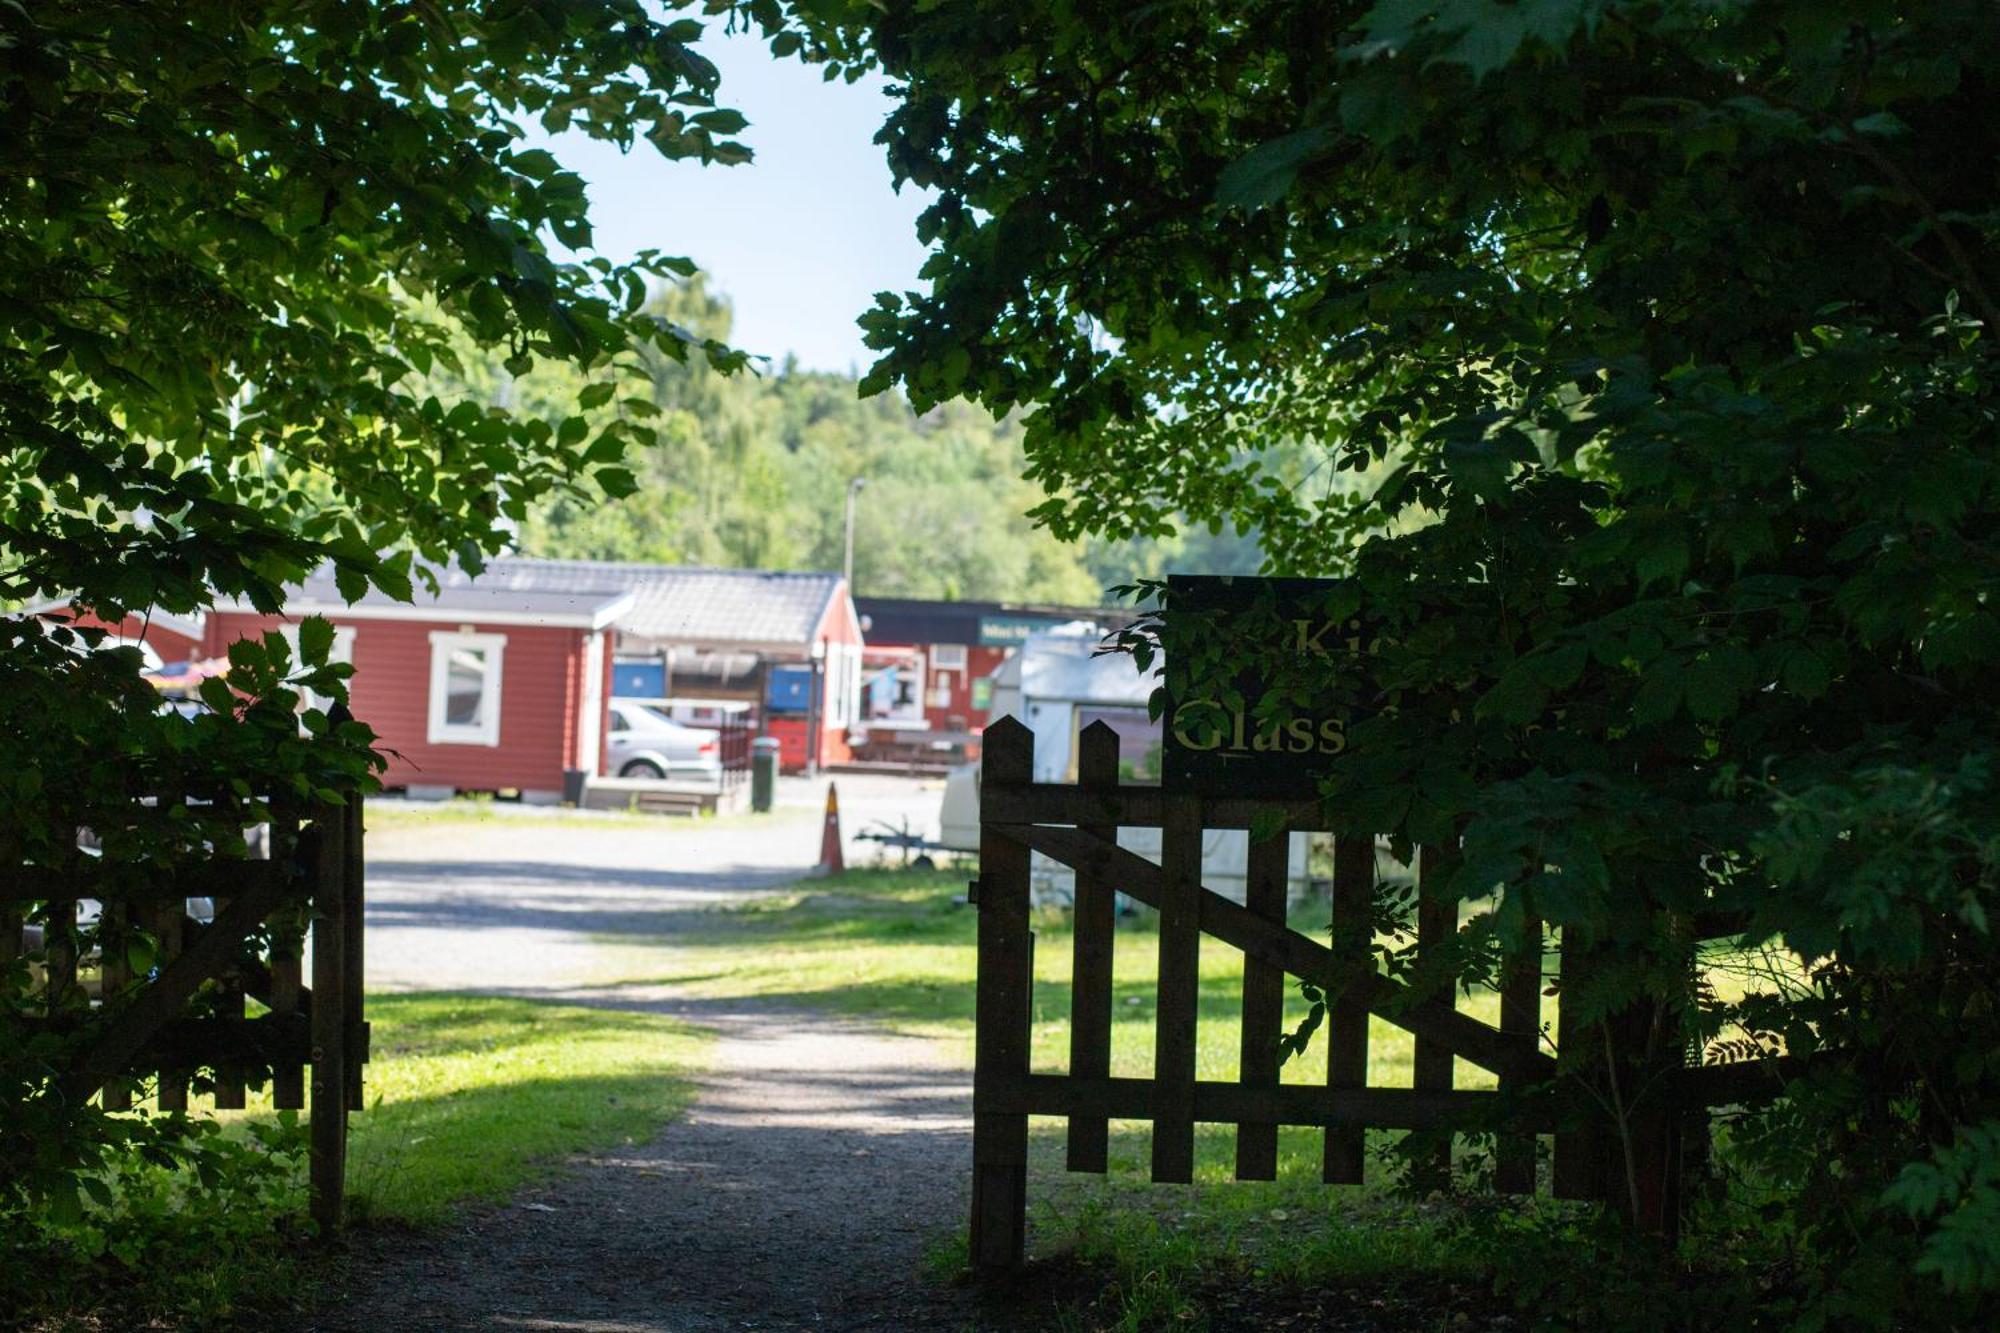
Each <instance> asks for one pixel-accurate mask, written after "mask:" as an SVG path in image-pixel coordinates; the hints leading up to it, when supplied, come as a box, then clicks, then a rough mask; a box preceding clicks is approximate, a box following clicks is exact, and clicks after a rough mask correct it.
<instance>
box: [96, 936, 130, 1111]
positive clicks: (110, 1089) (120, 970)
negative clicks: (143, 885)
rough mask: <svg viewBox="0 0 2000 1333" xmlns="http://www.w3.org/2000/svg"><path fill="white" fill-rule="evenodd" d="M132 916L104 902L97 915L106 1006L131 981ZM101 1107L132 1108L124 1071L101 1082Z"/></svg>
mask: <svg viewBox="0 0 2000 1333" xmlns="http://www.w3.org/2000/svg"><path fill="white" fill-rule="evenodd" d="M130 930H131V915H130V909H129V908H128V907H127V906H126V905H125V904H124V903H105V904H103V906H102V907H101V908H100V909H99V911H98V917H97V979H98V995H99V997H100V998H101V999H102V1000H103V1002H104V1003H105V1004H106V1005H115V1004H117V1003H118V1002H119V999H120V997H121V996H122V995H123V994H124V992H125V989H126V988H127V987H128V986H130V985H131V984H132V966H131V962H130V953H129V952H128V951H129V949H130V947H131V939H130ZM103 1097H104V1109H105V1110H107V1111H129V1110H131V1109H132V1085H131V1083H130V1081H129V1080H128V1079H127V1078H126V1076H125V1074H124V1072H123V1071H120V1072H119V1073H118V1074H117V1075H114V1076H113V1077H112V1078H111V1079H110V1081H108V1082H107V1083H105V1085H104V1093H103Z"/></svg>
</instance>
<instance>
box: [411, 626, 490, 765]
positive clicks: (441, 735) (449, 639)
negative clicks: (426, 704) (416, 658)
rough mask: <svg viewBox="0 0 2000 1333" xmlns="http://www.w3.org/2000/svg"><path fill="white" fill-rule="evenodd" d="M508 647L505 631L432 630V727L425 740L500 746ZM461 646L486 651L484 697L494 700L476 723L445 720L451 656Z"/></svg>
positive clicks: (450, 743) (482, 695)
mask: <svg viewBox="0 0 2000 1333" xmlns="http://www.w3.org/2000/svg"><path fill="white" fill-rule="evenodd" d="M506 647H507V636H506V635H504V634H479V633H474V632H473V631H470V630H433V631H431V698H430V726H429V728H428V730H427V732H426V739H427V740H429V742H430V743H431V744H432V745H498V744H499V743H500V698H501V696H500V680H501V676H500V668H501V659H502V657H503V656H504V654H505V650H506ZM460 648H478V649H481V650H483V651H484V652H485V654H486V680H485V682H484V685H483V686H482V693H481V697H482V698H484V699H487V700H489V701H490V703H491V705H492V706H491V707H489V708H487V709H486V710H485V714H486V715H485V717H484V719H483V720H481V721H480V722H479V723H478V724H477V725H474V726H467V725H465V724H464V723H458V724H453V723H450V722H447V721H446V720H445V708H446V705H447V703H448V702H449V696H448V693H447V687H448V685H449V683H450V680H451V655H452V653H453V652H455V651H456V650H458V649H460Z"/></svg>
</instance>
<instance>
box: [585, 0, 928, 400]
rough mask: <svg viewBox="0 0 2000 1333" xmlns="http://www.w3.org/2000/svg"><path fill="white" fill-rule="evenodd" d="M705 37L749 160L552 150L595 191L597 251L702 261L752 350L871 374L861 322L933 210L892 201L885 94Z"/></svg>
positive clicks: (911, 278)
mask: <svg viewBox="0 0 2000 1333" xmlns="http://www.w3.org/2000/svg"><path fill="white" fill-rule="evenodd" d="M711 31H712V32H715V33H716V35H715V36H714V37H712V38H706V39H704V40H703V41H702V43H701V44H700V47H699V49H700V50H701V52H702V53H703V54H704V55H706V56H707V57H708V58H709V59H710V60H713V61H714V62H715V63H716V66H717V67H718V68H719V69H720V70H721V71H722V90H721V93H720V94H719V96H718V98H717V100H718V101H719V102H720V103H721V104H722V105H724V106H730V107H734V108H736V109H737V110H738V111H741V112H742V113H743V114H744V115H745V116H747V117H749V119H750V128H749V129H747V130H745V131H744V132H743V134H742V136H741V138H742V139H743V141H744V142H746V143H748V144H749V145H750V146H751V148H752V149H754V150H755V152H756V154H757V157H756V160H755V161H753V162H750V163H748V164H746V165H744V166H739V167H704V166H702V165H700V164H699V163H697V162H668V161H665V160H664V159H662V158H661V157H660V156H659V154H658V153H656V152H654V151H653V150H652V148H651V147H650V146H648V145H646V144H644V143H643V142H642V143H640V144H639V145H638V146H637V147H635V148H634V149H633V150H632V152H631V153H630V154H629V155H625V154H620V153H619V152H618V151H617V150H616V149H615V148H612V147H610V146H608V145H604V144H599V143H593V142H592V141H590V140H588V139H585V138H583V137H582V136H581V135H575V134H570V135H563V136H561V137H559V138H557V139H555V140H554V141H553V142H551V143H550V145H549V146H550V147H551V148H552V149H553V150H554V152H555V153H556V155H557V156H558V157H560V158H561V159H562V161H563V163H564V165H566V166H568V167H569V168H571V169H572V170H574V171H576V172H577V173H579V174H580V175H582V177H583V178H584V180H585V181H586V182H588V184H589V194H590V203H591V216H592V219H593V221H594V223H595V226H596V241H597V249H598V251H599V252H600V253H602V254H604V255H606V256H608V257H610V258H613V259H626V258H629V257H631V255H632V254H633V253H634V252H636V251H638V250H642V249H645V248H647V247H648V246H651V247H654V248H657V249H659V250H660V251H662V252H663V253H666V254H676V255H686V256H687V257H688V258H690V259H692V260H694V261H695V262H696V263H697V264H700V265H701V266H702V267H703V268H704V269H706V270H708V272H709V275H710V281H711V284H712V285H713V286H714V287H715V288H716V289H718V290H720V291H721V292H723V293H724V294H725V295H727V296H728V297H729V298H730V299H731V301H732V302H733V303H734V305H735V307H736V325H735V333H734V335H733V341H734V342H735V344H736V345H737V346H739V347H741V348H743V349H744V350H745V351H749V352H754V353H757V354H760V355H765V356H770V357H772V358H773V360H774V362H775V361H776V360H779V359H781V358H782V357H783V356H784V355H785V354H786V353H787V352H790V353H793V354H795V355H797V357H798V359H799V361H800V363H801V364H803V365H805V366H807V367H808V368H811V369H815V370H839V371H844V370H847V369H849V368H866V366H867V365H868V364H869V362H870V361H871V360H873V357H872V356H871V355H870V353H869V352H868V349H867V348H865V347H863V346H862V345H861V331H860V330H859V329H857V328H856V327H855V326H854V320H855V317H856V316H857V315H859V314H860V313H861V312H862V311H864V310H866V309H867V308H868V307H869V306H870V305H871V304H872V303H873V301H874V296H875V293H876V292H878V291H883V290H895V291H901V290H904V289H907V288H912V287H915V286H916V285H917V269H918V268H919V267H920V266H921V265H922V264H923V259H924V251H923V247H922V246H920V245H918V244H917V240H916V231H915V221H916V216H917V214H918V213H919V212H921V211H922V209H923V207H924V201H923V199H922V197H921V196H919V195H917V194H916V193H915V192H914V191H911V190H905V191H904V192H903V193H902V194H901V195H900V196H899V195H897V194H896V193H895V191H894V190H893V189H892V188H891V185H890V178H889V168H888V164H887V163H886V162H885V161H884V160H883V156H882V150H881V149H880V148H879V147H877V146H876V145H875V144H874V143H873V142H871V140H872V139H873V138H874V136H875V132H876V130H878V129H880V128H881V125H882V120H883V118H884V117H885V116H886V115H887V114H888V112H889V108H890V102H889V98H888V96H887V95H886V94H885V93H884V91H883V83H882V81H881V80H880V79H875V78H870V79H866V80H863V81H862V82H860V83H856V84H851V85H850V84H844V83H838V82H836V83H826V82H823V81H822V80H821V78H820V75H819V72H818V71H817V70H814V69H811V68H809V67H807V66H805V65H803V64H800V63H799V62H797V61H795V60H778V59H776V58H774V57H773V56H772V55H771V53H770V52H769V50H768V49H767V48H766V47H765V46H764V44H763V43H762V42H761V41H759V40H756V39H754V38H749V37H740V36H739V37H725V36H722V35H721V34H720V30H719V28H712V29H711Z"/></svg>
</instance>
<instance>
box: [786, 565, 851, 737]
mask: <svg viewBox="0 0 2000 1333" xmlns="http://www.w3.org/2000/svg"><path fill="white" fill-rule="evenodd" d="M813 638H814V640H815V641H816V642H819V643H824V644H825V645H827V648H828V649H829V650H830V649H832V648H833V647H834V646H835V645H838V644H856V645H859V644H860V643H861V641H862V640H861V618H860V617H859V616H857V615H856V614H855V613H854V603H853V600H852V599H851V598H849V597H848V595H847V589H846V586H845V585H840V586H839V587H838V588H837V589H836V591H835V593H834V597H833V600H832V602H831V603H829V604H828V606H827V608H826V613H825V614H824V615H822V616H821V617H820V621H819V625H818V627H817V628H816V629H815V630H814V631H813ZM819 688H820V689H821V690H825V688H826V678H825V677H824V676H823V675H822V677H821V679H820V684H819ZM818 716H819V718H820V719H821V722H820V737H819V763H820V765H821V766H822V767H824V766H826V765H828V764H845V763H848V762H850V761H852V760H853V758H854V750H853V748H852V747H851V746H849V745H848V743H847V733H848V730H849V729H850V728H852V727H855V726H858V725H859V724H860V719H858V718H854V717H850V718H849V719H848V720H847V721H846V723H844V724H840V725H836V724H834V723H832V722H829V721H826V720H825V719H826V718H827V716H828V712H827V701H826V699H825V698H824V697H822V698H821V699H820V701H819V714H818ZM806 732H807V728H806V719H805V718H804V717H803V716H798V717H774V718H771V719H770V721H769V722H768V723H767V724H766V725H765V728H764V734H765V735H767V736H773V737H776V738H777V741H778V767H780V768H782V769H784V770H785V771H786V772H788V773H790V772H799V771H801V770H803V769H804V768H805V766H806V761H807V759H808V758H809V757H810V756H809V747H808V746H807V743H806Z"/></svg>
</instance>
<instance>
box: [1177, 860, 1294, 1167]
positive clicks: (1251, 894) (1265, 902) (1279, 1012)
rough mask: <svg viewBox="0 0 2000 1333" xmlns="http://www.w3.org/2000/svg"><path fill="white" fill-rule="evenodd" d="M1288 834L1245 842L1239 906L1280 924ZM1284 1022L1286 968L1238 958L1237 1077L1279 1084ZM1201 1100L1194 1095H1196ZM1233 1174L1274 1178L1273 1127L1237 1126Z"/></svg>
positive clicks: (1248, 1083) (1258, 1084)
mask: <svg viewBox="0 0 2000 1333" xmlns="http://www.w3.org/2000/svg"><path fill="white" fill-rule="evenodd" d="M1291 841H1292V840H1291V835H1290V834H1288V833H1285V832H1282V831H1281V832H1278V833H1275V834H1273V835H1272V836H1270V837H1268V838H1265V839H1263V840H1262V841H1258V840H1257V839H1256V838H1255V837H1254V836H1253V838H1252V839H1251V842H1250V855H1249V861H1248V864H1247V866H1246V868H1245V872H1244V882H1243V905H1244V907H1245V908H1247V909H1248V910H1249V911H1250V912H1251V913H1252V914H1253V915H1255V916H1256V917H1258V918H1259V919H1260V920H1263V921H1267V922H1269V923H1271V924H1272V925H1274V926H1278V927H1280V928H1282V927H1283V926H1284V924H1285V892H1286V879H1287V876H1288V874H1289V872H1290V869H1291V865H1290V862H1291ZM1284 1021H1285V971H1284V969H1283V968H1281V967H1276V966H1273V965H1272V964H1271V963H1269V962H1267V961H1265V960H1264V959H1262V958H1256V957H1250V956H1247V955H1246V956H1245V957H1244V960H1243V1031H1242V1039H1241V1043H1240V1046H1239V1049H1238V1054H1237V1076H1238V1078H1239V1080H1240V1081H1241V1083H1242V1084H1243V1086H1245V1087H1248V1088H1267V1089H1268V1088H1275V1087H1277V1086H1278V1036H1279V1033H1280V1031H1281V1030H1282V1028H1283V1026H1284ZM1196 1101H1197V1103H1198V1102H1199V1101H1200V1097H1199V1094H1198V1093H1197V1097H1196ZM1236 1178H1237V1179H1238V1180H1276V1179H1277V1178H1278V1126H1277V1123H1276V1122H1275V1121H1271V1120H1263V1121H1256V1120H1249V1121H1244V1122H1243V1123H1241V1124H1240V1125H1238V1127H1237V1130H1236Z"/></svg>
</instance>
